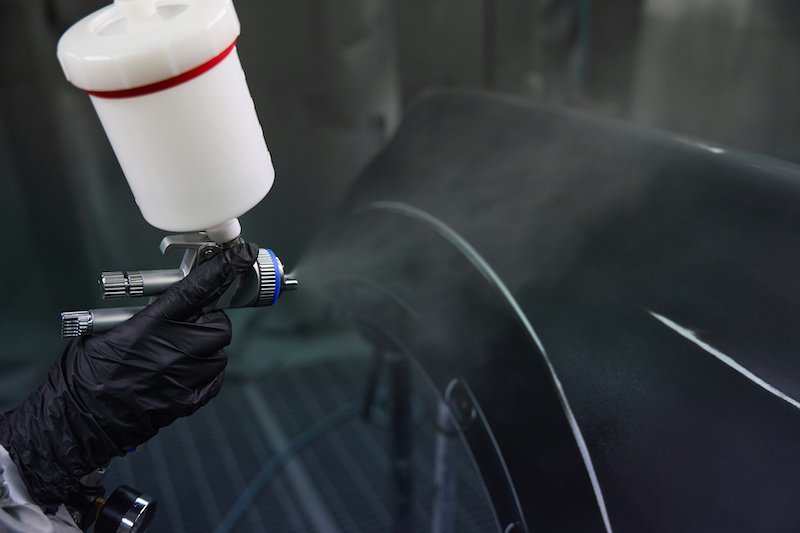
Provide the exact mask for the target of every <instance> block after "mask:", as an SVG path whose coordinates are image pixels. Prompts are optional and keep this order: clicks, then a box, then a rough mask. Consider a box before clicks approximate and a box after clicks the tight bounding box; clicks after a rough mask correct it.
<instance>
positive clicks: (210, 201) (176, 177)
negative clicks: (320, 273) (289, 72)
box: [58, 0, 297, 533]
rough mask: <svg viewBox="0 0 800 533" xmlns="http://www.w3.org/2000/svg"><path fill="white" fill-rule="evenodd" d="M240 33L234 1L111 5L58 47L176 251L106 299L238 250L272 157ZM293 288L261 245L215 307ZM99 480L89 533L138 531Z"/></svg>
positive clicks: (268, 184) (83, 330) (112, 314)
mask: <svg viewBox="0 0 800 533" xmlns="http://www.w3.org/2000/svg"><path fill="white" fill-rule="evenodd" d="M239 32H240V24H239V19H238V17H237V15H236V12H235V10H234V7H233V3H232V0H114V2H113V4H112V5H109V6H106V7H104V8H102V9H100V10H98V11H96V12H95V13H92V14H90V15H89V16H87V17H85V18H84V19H82V20H80V21H79V22H77V23H76V24H75V25H73V26H72V27H71V28H70V29H69V30H67V32H66V33H64V35H63V36H62V37H61V39H60V40H59V43H58V59H59V62H60V63H61V67H62V69H63V71H64V74H65V75H66V77H67V79H68V80H69V81H70V82H71V83H72V84H73V85H75V86H77V87H79V88H80V89H83V90H84V91H85V92H86V93H87V94H88V95H89V97H90V99H91V101H92V104H93V106H94V108H95V111H96V112H97V115H98V117H99V118H100V122H101V123H102V125H103V128H104V130H105V132H106V135H107V136H108V139H109V141H110V143H111V146H112V148H113V149H114V153H115V154H116V156H117V160H118V161H119V163H120V167H121V168H122V171H123V172H124V174H125V178H126V179H127V181H128V185H129V186H130V188H131V191H132V192H133V195H134V197H135V198H136V203H137V204H138V206H139V209H140V210H141V212H142V216H143V217H144V218H145V220H146V221H147V222H149V223H150V224H151V225H153V226H155V227H156V228H159V229H162V230H164V231H167V232H173V233H177V234H175V235H171V236H168V237H166V238H164V240H163V241H162V242H161V252H162V253H164V254H168V253H170V252H171V251H172V250H183V252H184V255H183V260H182V262H181V264H180V266H179V268H177V269H172V270H152V271H128V272H104V273H103V274H102V276H101V280H100V286H101V289H102V291H103V295H104V297H105V298H122V297H136V296H143V297H147V296H150V297H157V296H158V295H159V294H161V293H163V292H164V291H165V290H167V289H168V288H169V287H170V286H172V285H173V284H175V283H177V282H178V281H180V280H181V279H183V278H184V277H185V276H186V275H187V274H188V273H189V272H190V271H191V270H192V269H193V268H195V267H196V266H197V265H199V264H201V263H202V262H203V261H206V260H208V259H209V258H211V257H213V256H214V255H216V254H217V253H219V252H220V250H222V249H224V248H225V247H227V246H232V245H233V244H236V243H237V242H240V241H239V239H240V235H241V226H240V225H239V220H238V217H240V216H241V215H243V214H244V213H246V212H247V211H249V210H250V209H252V208H253V207H255V206H256V205H257V204H258V203H259V202H260V201H261V200H262V199H263V198H264V197H265V196H266V195H267V193H268V192H269V190H270V189H271V188H272V184H273V182H274V178H275V172H274V169H273V167H272V160H271V158H270V154H269V151H268V150H267V145H266V143H265V142H264V136H263V132H262V130H261V124H260V123H259V120H258V117H257V116H256V112H255V106H254V104H253V100H252V98H251V96H250V90H249V88H248V87H247V82H246V80H245V76H244V71H243V70H242V66H241V64H240V62H239V57H238V53H237V49H236V39H237V37H238V36H239ZM295 288H297V281H296V280H292V279H287V278H286V275H285V273H284V269H283V265H282V264H281V262H280V261H279V260H278V258H277V257H276V256H275V254H274V253H273V252H272V251H271V250H268V249H261V250H260V252H259V256H258V260H257V261H256V262H255V263H254V264H253V268H252V269H250V270H249V271H248V272H246V273H245V274H243V275H242V276H240V277H239V279H237V280H236V281H234V283H233V284H232V285H231V287H230V288H229V289H228V290H227V291H226V292H225V293H224V294H223V295H222V296H221V297H220V299H219V300H218V302H217V303H216V308H217V309H227V308H232V307H252V306H265V305H272V304H274V303H275V301H276V300H277V299H278V297H279V296H280V295H281V294H282V293H283V292H285V291H287V290H293V289H295ZM139 309H140V308H137V307H123V308H112V309H94V310H89V311H77V312H69V313H63V314H62V336H67V337H69V336H81V335H91V334H97V333H101V332H102V331H106V330H108V329H111V328H113V327H114V326H115V325H116V324H119V323H120V322H122V321H124V320H127V319H128V318H129V317H131V316H132V315H133V314H135V313H136V312H137V311H138V310H139ZM95 474H97V473H95ZM98 475H99V474H98ZM98 475H93V476H89V477H90V478H91V479H87V481H86V483H84V485H85V487H86V490H83V491H82V494H80V495H78V497H77V499H76V500H75V502H77V503H75V506H74V507H73V509H78V508H80V509H81V510H82V511H76V512H77V514H81V515H82V517H83V519H82V521H78V523H79V524H81V525H82V527H88V525H84V524H86V523H89V522H91V520H88V521H87V520H86V517H87V516H88V517H89V518H91V517H93V516H97V512H98V510H99V518H98V521H97V523H96V524H95V531H96V532H97V533H106V532H116V533H134V532H144V530H145V528H146V527H147V523H148V522H149V520H150V518H151V517H152V512H151V511H152V509H153V508H154V505H153V504H152V501H151V499H149V498H147V497H144V496H143V495H141V494H138V493H136V492H135V491H133V490H131V489H128V488H125V490H121V489H120V490H118V491H116V492H114V493H113V494H112V496H111V497H109V499H108V501H106V500H103V499H102V497H101V496H100V495H101V494H102V493H103V491H102V490H101V489H102V487H101V485H102V483H100V482H98V479H102V476H99V477H98ZM109 502H110V503H113V505H110V503H109ZM106 510H108V512H105V511H106ZM86 513H88V514H86ZM98 528H99V529H98Z"/></svg>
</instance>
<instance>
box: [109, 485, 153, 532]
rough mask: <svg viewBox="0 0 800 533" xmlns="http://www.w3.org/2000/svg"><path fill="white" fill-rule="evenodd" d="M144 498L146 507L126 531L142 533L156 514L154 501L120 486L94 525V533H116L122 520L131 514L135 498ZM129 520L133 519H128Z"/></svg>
mask: <svg viewBox="0 0 800 533" xmlns="http://www.w3.org/2000/svg"><path fill="white" fill-rule="evenodd" d="M139 497H144V498H145V499H147V500H148V502H149V504H148V505H147V507H146V508H145V509H144V510H143V511H142V512H141V513H138V515H137V516H136V517H135V518H136V519H135V520H134V522H133V523H132V525H131V528H130V529H129V530H128V531H130V533H143V532H144V531H146V530H147V528H148V527H149V526H150V522H152V520H153V517H154V516H155V514H156V501H155V500H154V499H153V498H151V497H150V496H143V495H142V493H141V492H139V491H137V490H135V489H132V488H131V487H128V486H126V485H122V486H121V487H119V488H118V489H117V490H115V491H114V492H112V493H111V496H109V497H108V499H107V500H106V503H105V504H104V505H103V508H102V509H100V514H99V515H98V516H97V522H96V523H95V525H94V531H95V533H117V531H118V530H119V525H120V523H122V520H123V519H124V518H125V517H126V515H128V514H129V513H130V512H131V509H132V508H133V507H134V505H135V503H136V500H137V498H139ZM129 518H133V517H130V516H129Z"/></svg>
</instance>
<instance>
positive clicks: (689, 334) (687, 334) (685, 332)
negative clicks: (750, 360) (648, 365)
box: [648, 311, 800, 409]
mask: <svg viewBox="0 0 800 533" xmlns="http://www.w3.org/2000/svg"><path fill="white" fill-rule="evenodd" d="M648 312H649V313H650V314H651V315H653V316H654V317H655V318H656V319H658V320H659V321H660V322H661V323H662V324H664V325H665V326H667V327H668V328H670V329H671V330H673V331H675V332H677V333H678V334H680V335H681V336H682V337H684V338H685V339H687V340H690V341H691V342H693V343H695V344H696V345H698V346H699V347H700V348H702V349H703V350H705V351H706V352H708V353H710V354H711V355H713V356H714V357H716V358H717V359H719V360H720V361H721V362H723V363H725V364H726V365H728V366H729V367H731V368H732V369H734V370H735V371H737V372H738V373H740V374H741V375H743V376H744V377H746V378H747V379H749V380H750V381H752V382H753V383H755V384H756V385H758V386H759V387H761V388H762V389H764V390H765V391H767V392H769V393H770V394H773V395H775V396H777V397H778V398H780V399H781V400H783V401H785V402H786V403H788V404H790V405H792V406H793V407H795V408H797V409H800V402H798V401H797V400H795V399H794V398H792V397H791V396H789V395H788V394H786V393H784V392H783V391H781V390H779V389H777V388H775V387H774V386H772V385H770V384H769V383H767V382H766V381H764V380H763V379H761V378H760V377H758V376H756V375H755V374H753V373H752V372H751V371H749V370H747V369H746V368H745V367H743V366H742V365H740V364H739V363H737V362H736V361H734V360H733V359H732V358H731V357H730V356H728V355H725V354H724V353H722V352H720V351H719V350H717V349H716V348H714V347H713V346H711V345H709V344H707V343H705V342H703V341H701V340H700V339H699V338H697V335H695V333H694V331H692V330H690V329H687V328H684V327H683V326H680V325H678V324H676V323H675V322H673V321H672V320H670V319H668V318H666V317H664V316H661V315H659V314H658V313H654V312H653V311H648Z"/></svg>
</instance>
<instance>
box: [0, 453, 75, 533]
mask: <svg viewBox="0 0 800 533" xmlns="http://www.w3.org/2000/svg"><path fill="white" fill-rule="evenodd" d="M80 531H81V530H80V529H79V528H78V527H77V526H76V525H75V522H73V521H72V517H70V515H69V513H68V512H67V509H66V508H65V507H64V506H63V505H62V506H61V507H59V508H58V512H56V514H54V515H50V514H45V513H44V511H42V509H41V508H40V507H39V506H38V505H36V504H35V503H33V501H32V499H31V496H30V494H29V493H28V489H27V488H26V487H25V483H23V481H22V477H21V476H20V475H19V470H17V465H15V464H14V461H12V460H11V456H10V455H9V454H8V451H7V450H6V449H5V448H3V447H2V446H0V533H79V532H80Z"/></svg>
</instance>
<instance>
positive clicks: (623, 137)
mask: <svg viewBox="0 0 800 533" xmlns="http://www.w3.org/2000/svg"><path fill="white" fill-rule="evenodd" d="M105 3H106V2H97V1H94V2H91V1H88V0H87V1H82V2H69V3H67V2H58V1H55V0H47V1H46V0H36V1H33V0H28V1H26V2H14V1H7V2H2V3H0V40H1V41H3V44H5V46H0V68H2V69H3V71H4V72H5V73H6V74H5V75H4V77H2V78H0V179H2V188H3V193H2V196H1V197H0V208H2V209H1V210H0V217H2V220H3V227H5V228H6V229H7V231H8V230H10V231H11V232H12V233H13V235H9V236H7V239H6V242H7V243H8V244H9V246H7V248H6V250H5V252H4V254H3V258H4V261H3V262H2V267H0V268H2V273H3V275H2V279H3V289H2V290H3V307H2V320H0V331H2V342H0V404H1V407H2V408H3V409H8V408H11V407H13V406H14V405H16V404H17V403H19V402H20V401H22V400H23V399H24V398H25V397H26V395H27V394H28V393H29V392H30V391H31V390H33V389H34V388H35V387H36V386H37V384H38V383H39V381H40V380H41V379H42V378H43V376H44V375H45V373H46V371H47V368H48V367H49V366H50V365H51V364H52V363H53V361H55V360H56V358H57V357H58V355H59V353H60V352H61V350H62V349H63V346H64V343H65V342H66V341H64V340H63V339H61V338H60V337H59V331H58V330H59V327H58V326H59V325H58V319H59V314H60V313H61V312H62V311H68V310H73V309H78V308H83V307H98V306H103V305H111V304H104V303H103V302H102V301H100V300H99V296H97V294H96V292H95V291H94V285H95V283H96V278H97V274H98V273H99V272H101V271H103V270H113V269H121V268H125V267H130V266H136V267H141V268H146V269H154V268H171V267H174V258H164V257H162V256H161V254H160V253H159V251H158V243H159V241H160V240H161V239H162V237H163V236H164V232H162V231H159V230H157V229H155V228H153V227H150V226H149V225H148V224H147V223H146V222H145V221H144V220H143V219H142V217H141V214H140V213H139V210H138V209H137V206H136V204H135V202H134V201H133V198H132V196H131V193H130V190H129V189H128V187H127V184H126V182H125V178H124V176H123V175H122V171H121V170H120V168H119V166H118V164H117V161H116V158H115V156H114V153H113V152H112V150H111V148H110V146H109V144H108V141H107V140H106V137H105V134H104V132H103V130H102V128H101V126H100V124H99V122H98V121H97V117H96V115H95V112H94V110H93V109H92V107H91V104H90V103H89V101H88V99H87V98H86V95H85V94H83V93H82V92H81V91H79V90H77V89H76V88H74V87H72V86H71V85H69V84H68V83H67V82H66V81H65V80H63V76H62V74H61V72H60V70H59V67H58V63H57V61H56V60H55V43H56V40H57V39H58V36H59V35H60V34H61V33H62V32H63V31H64V30H65V29H66V28H67V27H68V26H69V25H71V24H72V23H73V22H74V21H76V20H77V19H78V18H80V17H81V16H83V15H85V14H87V13H89V12H91V11H93V10H94V9H97V8H98V7H101V6H102V5H104V4H105ZM273 4H274V5H273ZM284 4H287V5H284ZM236 8H237V11H238V13H239V18H240V19H241V20H242V35H241V37H240V39H239V41H238V47H239V49H240V55H241V60H242V64H243V66H244V69H245V71H246V72H247V80H248V83H249V85H250V88H251V92H252V95H253V99H254V101H255V104H256V109H257V111H258V114H259V117H260V120H261V123H262V126H263V129H264V135H265V138H266V141H267V144H268V145H269V149H270V152H271V153H272V157H273V162H274V166H275V171H276V178H275V180H276V181H275V186H274V189H273V191H272V192H271V194H270V195H269V196H268V197H267V198H266V199H265V200H264V201H262V202H261V203H260V204H259V205H258V206H257V207H256V208H254V209H253V210H251V211H250V212H248V213H247V214H246V215H244V216H243V217H241V223H242V227H243V229H244V236H245V237H246V238H247V240H250V241H253V242H256V243H258V244H259V245H261V246H269V247H270V248H272V249H274V250H275V251H276V253H278V254H279V255H280V256H281V259H282V260H283V262H284V265H285V268H286V271H287V274H291V276H292V277H293V278H297V279H298V280H299V282H300V288H299V290H297V291H295V292H293V293H291V294H286V295H284V296H282V297H281V299H280V302H279V303H278V304H277V305H276V306H275V307H274V308H267V309H237V310H232V311H230V312H229V316H230V318H231V320H232V321H233V324H234V339H233V343H232V345H231V346H230V347H229V348H228V349H227V352H228V354H229V357H230V361H229V366H228V370H227V375H226V382H225V385H224V387H223V389H222V392H221V393H220V394H219V395H218V396H217V397H216V398H215V399H214V400H212V401H211V402H210V403H209V404H208V405H207V406H205V407H204V408H202V409H201V410H200V411H198V412H197V413H196V414H195V415H193V416H191V417H189V418H183V419H180V420H178V421H177V422H176V423H174V424H173V425H171V426H169V427H167V428H165V429H163V430H161V432H160V433H159V434H158V436H157V437H156V438H154V439H153V440H152V441H150V442H149V443H148V444H147V445H146V446H145V447H144V448H143V449H141V450H138V451H136V452H135V453H132V454H130V455H129V456H127V457H124V458H120V459H116V460H114V461H113V462H112V464H111V467H110V469H109V473H108V478H107V480H106V486H107V487H108V488H110V489H112V490H113V488H115V487H116V486H118V485H129V486H132V487H136V488H137V489H139V490H141V491H143V492H146V493H147V494H150V495H152V496H153V497H155V498H156V499H157V500H158V508H159V509H158V515H157V517H156V520H155V521H154V523H153V524H152V526H151V527H150V529H149V531H151V532H152V533H161V532H172V533H181V532H216V533H221V532H223V531H248V532H254V533H256V532H270V533H277V532H304V531H308V532H317V533H323V532H325V533H328V532H331V533H333V532H342V533H344V532H347V533H355V532H360V531H364V532H367V531H370V532H373V531H393V532H398V533H400V532H403V533H407V532H411V531H414V532H421V531H432V532H437V533H446V532H450V531H459V532H475V533H478V532H481V533H482V532H487V531H497V532H501V533H509V532H514V533H522V532H534V531H559V532H567V531H580V532H588V531H605V532H610V531H617V532H621V531H630V532H638V531H654V532H655V531H663V532H687V531H776V532H777V531H790V530H796V529H797V528H798V527H799V526H800V514H798V512H797V505H796V501H795V500H796V499H797V498H796V496H797V495H798V494H800V476H798V472H799V471H800V456H799V455H798V454H797V453H796V448H797V446H796V445H797V443H796V441H795V439H798V441H800V380H798V378H797V376H800V359H798V358H797V357H795V354H794V350H795V348H794V347H796V346H797V344H796V343H798V342H800V338H799V336H800V333H798V332H800V329H798V328H797V326H796V323H797V319H798V318H799V317H800V298H799V297H798V293H796V292H795V288H796V286H797V284H798V283H797V281H796V278H797V277H798V270H800V268H798V267H800V233H799V232H798V231H797V228H800V166H798V164H797V163H800V101H798V99H797V94H800V65H798V64H797V61H796V58H797V57H798V55H799V54H800V37H798V35H800V31H798V30H800V12H799V11H798V8H797V6H796V5H795V3H794V2H788V1H778V0H770V1H767V2H761V1H758V2H757V1H755V0H753V1H748V0H715V1H713V2H707V3H704V6H703V7H699V6H697V5H695V3H693V2H675V1H671V0H670V1H668V0H624V1H623V0H621V1H618V2H603V3H601V2H589V1H588V0H587V1H585V2H583V1H580V0H576V1H572V2H566V1H563V2H562V1H555V0H539V1H534V0H528V1H513V2H496V1H493V0H484V1H478V0H475V1H469V2H464V1H455V0H453V1H450V0H437V1H435V2H427V1H413V2H388V1H383V0H378V1H356V0H354V1H352V2H336V1H332V0H309V1H306V2H289V3H279V2H255V1H253V0H237V2H236ZM19 43H24V45H19ZM12 49H13V53H12ZM793 221H796V222H797V223H795V222H793ZM794 242H797V246H796V245H794V244H792V243H794ZM796 255H797V256H798V259H797V260H795V259H794V257H795V256H796Z"/></svg>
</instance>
